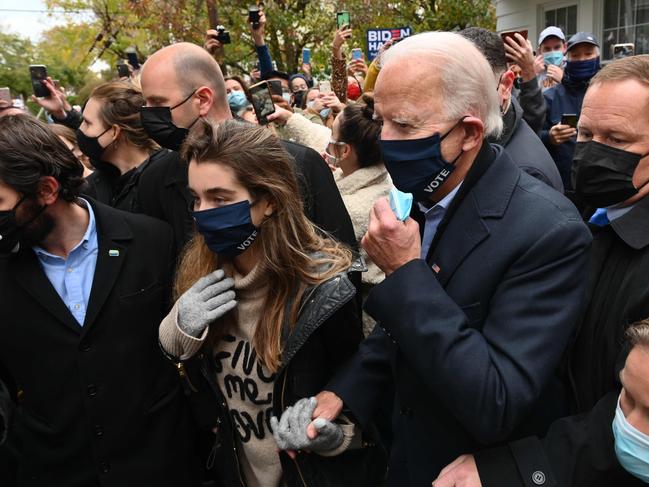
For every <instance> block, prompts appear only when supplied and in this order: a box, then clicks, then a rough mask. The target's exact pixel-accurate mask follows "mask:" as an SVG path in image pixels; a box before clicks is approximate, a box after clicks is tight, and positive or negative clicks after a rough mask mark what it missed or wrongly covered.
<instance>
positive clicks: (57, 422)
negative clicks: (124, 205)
mask: <svg viewBox="0 0 649 487" xmlns="http://www.w3.org/2000/svg"><path fill="white" fill-rule="evenodd" d="M82 174H83V168H82V166H81V164H80V163H79V162H78V161H77V159H76V158H75V157H74V156H73V155H72V153H70V151H68V150H67V148H66V147H65V145H63V143H62V142H61V141H60V140H59V139H58V137H56V136H55V135H54V134H53V133H52V132H51V131H50V130H49V129H48V128H47V127H46V126H45V125H43V124H42V123H40V122H39V121H37V120H36V119H34V118H32V117H28V116H13V117H4V118H2V119H0V205H1V206H0V210H2V211H1V213H0V236H1V238H0V251H1V253H2V254H3V257H2V258H1V259H0V296H2V299H3V303H5V305H4V306H2V307H0V336H1V337H2V340H0V370H3V371H5V372H4V375H6V377H3V379H4V380H6V381H7V383H8V385H10V387H11V388H13V389H14V390H15V391H16V395H15V397H14V400H15V402H16V411H15V417H14V423H13V425H12V428H13V431H12V438H14V437H15V439H16V441H17V444H18V449H19V453H20V461H19V465H18V481H17V485H19V486H32V485H33V486H42V485H46V484H47V485H61V486H66V487H87V486H99V485H101V486H105V487H108V486H116V487H117V486H119V487H124V486H141V485H156V486H160V485H163V486H169V487H171V486H177V485H197V479H195V478H193V476H194V475H199V474H200V467H199V466H198V465H196V462H195V459H194V458H195V455H194V448H193V443H194V438H193V428H192V423H191V419H190V416H189V413H188V410H187V408H186V405H185V401H184V396H183V395H182V393H181V392H180V387H179V381H178V378H177V375H176V372H175V370H174V368H173V366H172V365H171V364H170V363H169V362H168V361H167V360H166V359H165V357H164V356H163V354H162V352H161V350H160V349H159V346H158V340H157V335H158V331H157V330H158V326H159V324H160V321H161V319H162V318H163V317H164V315H165V313H166V312H167V310H168V303H169V291H170V278H171V265H172V262H173V258H174V245H173V238H172V234H171V229H170V228H169V227H168V226H167V225H166V224H164V223H162V222H159V221H157V220H154V219H151V218H148V217H145V216H142V215H133V214H130V213H125V212H121V211H118V210H114V209H112V208H109V207H107V206H105V205H102V204H100V203H96V202H94V201H92V200H84V199H81V198H79V192H80V188H81V186H82V184H83V179H82ZM2 485H5V483H4V482H2Z"/></svg>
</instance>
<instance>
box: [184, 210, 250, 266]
mask: <svg viewBox="0 0 649 487" xmlns="http://www.w3.org/2000/svg"><path fill="white" fill-rule="evenodd" d="M250 209H251V205H250V202H249V201H248V200H245V201H240V202H239V203H233V204H231V205H227V206H221V207H218V208H210V209H209V210H203V211H193V212H192V216H193V217H194V220H195V221H196V228H197V229H198V232H199V233H200V234H201V235H202V236H203V238H204V239H205V243H206V244H207V246H208V248H209V249H210V250H211V251H212V252H214V253H215V254H217V255H222V256H224V257H228V258H234V257H236V256H237V255H239V254H241V253H242V252H244V251H245V250H247V249H249V248H250V246H251V245H252V244H253V242H254V241H255V239H256V238H257V237H258V236H259V230H260V229H259V228H257V227H255V226H254V225H253V224H252V218H251V215H250Z"/></svg>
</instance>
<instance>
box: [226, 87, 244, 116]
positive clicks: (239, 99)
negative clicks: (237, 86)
mask: <svg viewBox="0 0 649 487" xmlns="http://www.w3.org/2000/svg"><path fill="white" fill-rule="evenodd" d="M228 105H230V110H232V113H238V112H239V111H240V110H242V109H243V108H245V107H246V106H247V105H248V98H246V94H245V93H244V92H243V91H231V92H230V93H228Z"/></svg>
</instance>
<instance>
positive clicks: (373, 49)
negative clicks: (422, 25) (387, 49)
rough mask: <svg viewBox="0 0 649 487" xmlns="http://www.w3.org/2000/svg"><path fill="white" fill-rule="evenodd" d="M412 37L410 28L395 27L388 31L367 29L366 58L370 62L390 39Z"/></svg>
mask: <svg viewBox="0 0 649 487" xmlns="http://www.w3.org/2000/svg"><path fill="white" fill-rule="evenodd" d="M411 35H412V28H411V27H397V28H390V29H367V56H368V58H369V60H370V61H373V60H374V58H376V56H377V55H378V53H379V49H381V46H383V44H385V43H386V42H388V41H389V40H390V39H403V38H405V37H410V36H411Z"/></svg>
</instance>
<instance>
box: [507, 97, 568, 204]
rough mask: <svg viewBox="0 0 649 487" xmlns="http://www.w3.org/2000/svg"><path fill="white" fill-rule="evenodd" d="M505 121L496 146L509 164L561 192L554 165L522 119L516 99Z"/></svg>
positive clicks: (539, 141)
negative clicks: (510, 160) (505, 155)
mask: <svg viewBox="0 0 649 487" xmlns="http://www.w3.org/2000/svg"><path fill="white" fill-rule="evenodd" d="M510 117H511V118H510ZM504 122H505V131H504V132H503V134H502V135H501V136H500V138H499V139H498V140H497V141H496V142H495V143H496V144H498V145H502V146H503V147H504V148H505V151H506V152H507V154H509V157H511V158H512V161H514V163H515V164H516V165H517V166H518V167H520V168H521V169H522V170H523V171H525V172H526V173H527V174H529V175H530V176H534V177H535V178H536V179H538V180H540V181H543V182H544V183H545V184H547V185H548V186H550V187H552V188H554V189H556V190H557V191H559V192H560V193H563V182H562V181H561V175H560V174H559V170H558V169H557V165H556V164H555V163H554V160H553V159H552V156H550V153H549V152H548V150H547V149H546V148H545V146H544V145H543V142H541V139H539V136H538V135H536V133H534V132H533V131H532V129H531V128H530V126H529V125H528V124H527V122H526V121H525V120H524V119H523V109H522V108H521V107H520V105H519V104H518V102H517V101H516V98H512V104H511V108H510V110H509V111H508V113H507V114H506V115H505V120H504Z"/></svg>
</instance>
